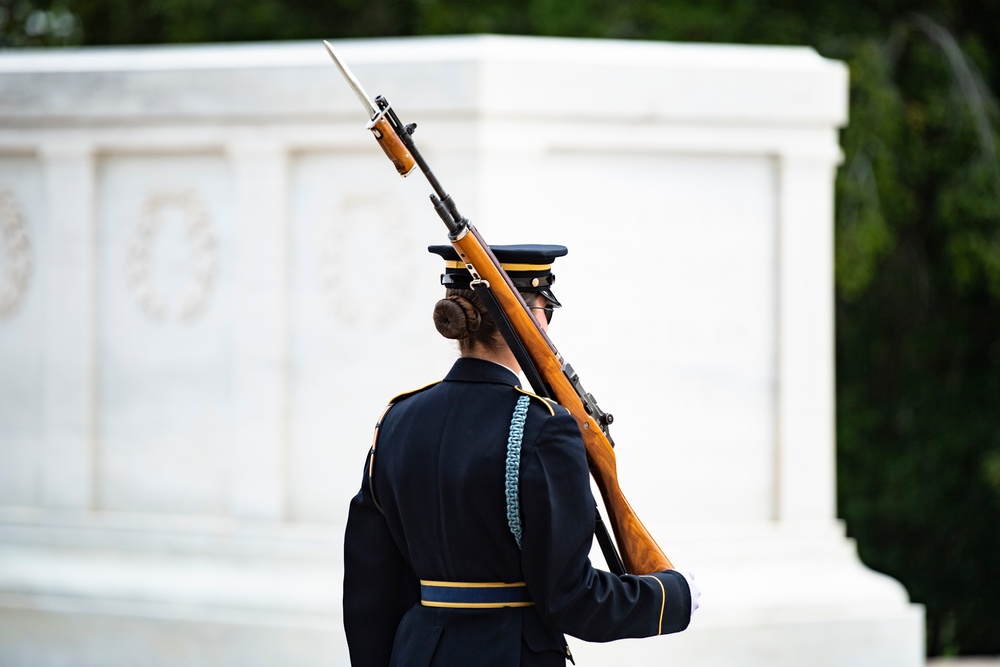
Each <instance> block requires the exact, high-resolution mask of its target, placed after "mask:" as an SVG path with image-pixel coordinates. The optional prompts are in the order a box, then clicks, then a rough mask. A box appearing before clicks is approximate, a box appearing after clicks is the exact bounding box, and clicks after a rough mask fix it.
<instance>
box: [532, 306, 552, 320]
mask: <svg viewBox="0 0 1000 667" xmlns="http://www.w3.org/2000/svg"><path fill="white" fill-rule="evenodd" d="M528 309H529V310H541V311H544V312H545V323H546V324H552V313H553V311H555V307H554V306H552V304H549V305H547V306H528Z"/></svg>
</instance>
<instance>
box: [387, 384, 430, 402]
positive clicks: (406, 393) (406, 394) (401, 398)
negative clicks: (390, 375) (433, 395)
mask: <svg viewBox="0 0 1000 667" xmlns="http://www.w3.org/2000/svg"><path fill="white" fill-rule="evenodd" d="M440 383H441V381H440V380H438V381H437V382H431V383H430V384H425V385H424V386H423V387H418V388H416V389H411V390H410V391H404V392H403V393H402V394H396V395H395V396H393V397H392V400H390V401H389V405H390V406H393V405H395V404H396V403H399V402H400V401H404V400H406V399H408V398H409V397H410V396H415V395H416V394H419V393H420V392H422V391H424V390H426V389H430V388H431V387H433V386H434V385H436V384H440Z"/></svg>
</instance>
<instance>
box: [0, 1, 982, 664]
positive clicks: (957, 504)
mask: <svg viewBox="0 0 1000 667" xmlns="http://www.w3.org/2000/svg"><path fill="white" fill-rule="evenodd" d="M465 33H498V34H519V35H550V36H580V37H594V38H618V39H636V40H666V41H676V42H712V43H743V44H775V45H808V46H812V47H813V48H815V49H816V50H817V51H818V52H819V53H820V54H821V55H823V56H825V57H828V58H833V59H837V60H842V61H844V62H846V63H847V64H848V66H849V68H850V77H851V87H850V120H849V123H848V125H847V127H846V128H845V129H844V130H843V132H842V136H841V145H842V147H843V150H844V161H843V165H842V167H841V169H840V172H839V175H838V179H837V201H836V232H835V233H836V236H835V239H836V360H837V361H836V373H837V378H836V379H837V390H836V391H837V393H836V399H837V503H838V514H839V516H840V517H841V518H842V519H843V520H844V521H845V522H846V526H847V530H848V534H849V535H850V536H852V537H854V538H855V539H856V540H857V544H858V549H859V552H860V556H861V558H862V560H863V561H864V562H865V563H866V564H867V565H868V566H869V567H871V568H873V569H875V570H877V571H880V572H884V573H887V574H889V575H891V576H892V577H894V578H896V579H898V580H899V581H900V582H901V583H903V585H904V586H905V587H906V589H907V591H908V592H909V594H910V597H911V599H912V601H913V602H917V603H921V604H923V605H925V607H926V622H927V634H926V641H927V651H928V655H930V656H956V655H992V654H1000V632H998V631H997V630H998V628H1000V558H998V557H997V554H998V553H1000V161H998V158H997V145H998V144H997V137H998V134H997V127H998V109H997V106H996V92H997V91H998V90H1000V71H998V65H1000V3H995V2H990V0H954V1H949V0H937V1H934V0H931V1H928V2H904V1H900V0H878V1H870V2H861V3H846V2H842V1H840V0H811V1H810V2H803V1H801V0H798V1H792V0H772V1H765V0H704V1H701V2H691V1H687V2H680V1H677V0H579V1H577V2H572V3H566V2H557V1H556V0H447V1H446V0H385V1H382V2H364V1H362V0H333V1H329V2H323V3H314V2H312V1H311V0H256V1H253V2H249V1H245V0H244V1H240V0H148V1H140V0H79V1H70V2H51V3H49V2H33V1H31V0H2V1H0V46H2V47H3V48H5V49H12V48H25V47H29V48H30V47H53V46H77V45H87V46H96V45H126V44H167V43H196V42H230V41H267V40H289V39H314V38H348V37H382V36H410V35H439V34H465Z"/></svg>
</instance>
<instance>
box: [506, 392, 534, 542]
mask: <svg viewBox="0 0 1000 667" xmlns="http://www.w3.org/2000/svg"><path fill="white" fill-rule="evenodd" d="M530 402H531V398H530V397H528V396H522V397H521V398H519V399H517V406H516V407H515V408H514V416H513V418H511V420H510V436H508V438H507V474H506V475H505V478H506V480H507V481H506V484H505V485H504V486H505V489H506V495H507V525H508V526H510V532H512V533H514V539H515V540H517V546H518V548H520V547H521V502H520V497H519V494H518V477H519V471H520V469H521V438H523V437H524V420H525V419H526V418H527V416H528V404H529V403H530Z"/></svg>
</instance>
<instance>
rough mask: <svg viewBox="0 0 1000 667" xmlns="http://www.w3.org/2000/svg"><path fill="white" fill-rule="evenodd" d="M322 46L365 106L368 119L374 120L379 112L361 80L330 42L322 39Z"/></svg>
mask: <svg viewBox="0 0 1000 667" xmlns="http://www.w3.org/2000/svg"><path fill="white" fill-rule="evenodd" d="M323 46H325V47H326V51H327V53H329V54H330V57H331V58H333V62H334V63H336V64H337V68H338V69H339V70H340V73H341V74H343V75H344V78H345V79H347V83H349V84H350V85H351V89H353V90H354V94H355V95H357V96H358V99H359V100H361V104H362V105H363V106H364V107H365V111H366V112H367V113H368V119H369V120H375V117H376V116H378V114H379V112H378V109H376V108H375V104H374V103H373V102H372V98H370V97H368V93H366V92H365V89H364V87H363V86H362V85H361V82H360V81H358V79H357V77H356V76H354V73H353V72H352V71H351V69H350V68H349V67H348V66H347V63H345V62H344V61H343V60H341V59H340V56H338V55H337V51H336V50H335V49H334V48H333V47H332V46H331V45H330V42H328V41H326V40H325V39H324V40H323Z"/></svg>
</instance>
